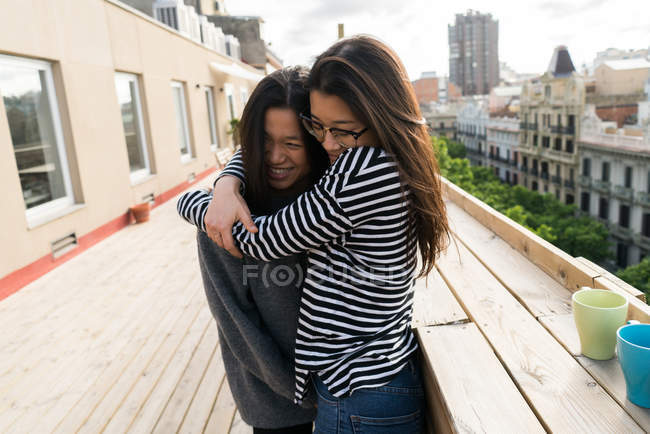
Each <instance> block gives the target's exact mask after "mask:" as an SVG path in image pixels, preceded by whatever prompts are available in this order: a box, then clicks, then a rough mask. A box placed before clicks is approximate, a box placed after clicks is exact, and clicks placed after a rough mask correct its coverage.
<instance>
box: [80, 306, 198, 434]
mask: <svg viewBox="0 0 650 434" xmlns="http://www.w3.org/2000/svg"><path fill="white" fill-rule="evenodd" d="M204 308H205V298H204V297H201V296H198V297H196V298H195V299H193V300H192V302H191V303H190V304H187V305H185V306H181V307H180V309H179V311H180V312H178V311H177V312H176V314H177V315H176V316H175V317H171V318H166V319H167V320H168V322H167V323H160V324H158V328H156V329H155V330H154V333H153V334H152V335H151V336H150V337H149V339H147V340H146V341H145V343H144V345H143V346H142V348H141V349H140V350H139V351H137V352H136V355H135V357H134V359H133V360H132V361H131V362H130V363H129V365H128V366H127V367H126V368H125V370H124V371H123V372H122V373H121V375H120V376H119V377H118V379H117V381H116V382H115V383H113V384H104V385H100V387H101V388H102V389H103V391H104V395H103V397H102V400H101V401H100V402H99V404H98V405H97V406H96V407H95V408H94V409H93V411H92V413H90V414H89V415H86V416H87V418H86V419H85V420H84V421H83V424H82V425H81V426H80V427H79V428H78V430H79V431H78V432H90V433H96V432H99V431H102V430H103V429H104V428H105V427H106V426H107V424H109V423H110V422H111V420H112V417H113V415H114V414H115V413H116V412H117V411H118V410H119V408H120V407H121V405H122V403H123V402H124V400H125V399H127V398H128V395H129V392H130V391H131V389H132V388H133V386H134V385H135V384H136V383H137V381H138V379H139V378H140V377H141V376H142V375H147V374H148V372H147V371H146V369H147V366H148V365H149V363H150V362H151V361H152V360H153V358H154V357H155V355H156V353H157V352H158V351H159V349H160V347H161V346H162V345H164V343H165V341H166V340H167V337H168V335H170V334H172V335H174V336H178V334H179V333H183V334H184V333H185V331H186V330H187V329H188V327H189V325H190V324H191V323H193V322H194V319H195V318H196V316H197V315H198V313H199V311H200V310H201V309H204ZM170 323H171V324H170ZM121 428H122V431H123V430H124V429H126V426H122V427H121Z"/></svg>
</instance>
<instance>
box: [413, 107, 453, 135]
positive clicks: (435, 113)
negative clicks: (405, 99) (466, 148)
mask: <svg viewBox="0 0 650 434" xmlns="http://www.w3.org/2000/svg"><path fill="white" fill-rule="evenodd" d="M421 109H422V116H424V119H425V120H426V122H427V127H428V128H429V132H430V133H431V134H432V135H435V136H442V137H447V138H449V139H452V140H456V139H457V136H456V113H457V110H458V107H457V105H456V104H428V105H424V106H421Z"/></svg>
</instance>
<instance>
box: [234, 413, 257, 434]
mask: <svg viewBox="0 0 650 434" xmlns="http://www.w3.org/2000/svg"><path fill="white" fill-rule="evenodd" d="M230 434H253V427H252V426H250V425H248V424H247V423H246V422H244V421H243V420H242V418H241V415H240V414H239V411H237V412H235V417H234V418H233V420H232V425H231V427H230Z"/></svg>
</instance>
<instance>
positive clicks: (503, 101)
mask: <svg viewBox="0 0 650 434" xmlns="http://www.w3.org/2000/svg"><path fill="white" fill-rule="evenodd" d="M520 96H521V86H505V85H502V86H497V87H494V88H493V89H492V90H491V91H490V97H489V111H490V114H491V115H495V116H507V117H511V116H514V115H517V114H518V113H519V99H520Z"/></svg>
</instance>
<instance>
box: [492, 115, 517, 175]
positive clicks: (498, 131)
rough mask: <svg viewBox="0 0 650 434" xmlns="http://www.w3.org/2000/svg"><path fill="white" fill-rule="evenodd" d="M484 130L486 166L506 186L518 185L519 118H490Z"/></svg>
mask: <svg viewBox="0 0 650 434" xmlns="http://www.w3.org/2000/svg"><path fill="white" fill-rule="evenodd" d="M485 130H486V131H487V152H488V164H489V166H490V167H492V168H494V174H495V175H496V176H497V177H498V178H499V179H501V180H502V181H504V182H507V183H508V184H511V185H517V184H519V171H518V165H519V118H517V117H516V116H512V117H496V116H494V117H490V118H489V119H488V121H487V125H486V127H485Z"/></svg>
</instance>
